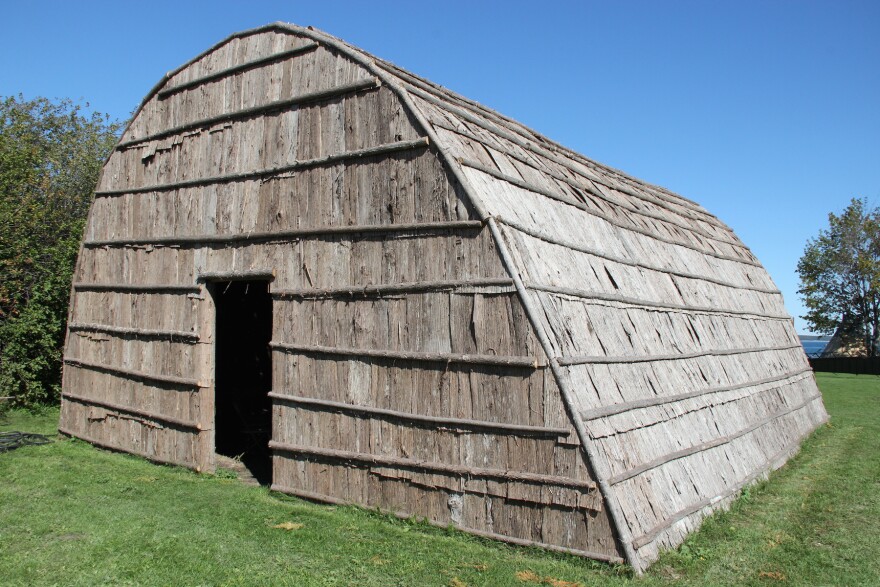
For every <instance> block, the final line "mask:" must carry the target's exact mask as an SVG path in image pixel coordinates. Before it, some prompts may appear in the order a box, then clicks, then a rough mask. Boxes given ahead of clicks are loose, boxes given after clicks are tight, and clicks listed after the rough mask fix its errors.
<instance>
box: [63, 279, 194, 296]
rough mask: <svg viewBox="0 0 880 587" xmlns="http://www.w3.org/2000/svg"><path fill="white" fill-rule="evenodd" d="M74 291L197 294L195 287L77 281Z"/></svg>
mask: <svg viewBox="0 0 880 587" xmlns="http://www.w3.org/2000/svg"><path fill="white" fill-rule="evenodd" d="M73 289H75V290H76V291H114V292H119V293H199V292H201V289H200V288H199V286H197V285H185V284H175V285H172V284H166V283H145V284H131V283H86V282H83V281H78V282H76V283H74V284H73Z"/></svg>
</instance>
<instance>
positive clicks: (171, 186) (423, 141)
mask: <svg viewBox="0 0 880 587" xmlns="http://www.w3.org/2000/svg"><path fill="white" fill-rule="evenodd" d="M427 146H428V139H427V138H426V137H422V138H418V139H413V140H411V141H397V142H395V143H386V144H383V145H376V146H375V147H366V148H364V149H357V150H354V151H346V152H344V153H333V154H332V155H327V156H325V157H318V158H316V159H304V160H302V161H294V162H293V163H290V164H288V165H281V166H279V167H270V168H266V169H258V170H256V171H246V172H242V173H230V174H227V175H215V176H210V177H197V178H195V179H185V180H182V181H176V182H171V183H163V184H156V185H150V186H137V187H130V188H123V189H116V190H101V191H97V192H95V197H96V198H102V197H113V196H122V195H128V194H145V193H151V192H163V191H171V190H179V189H183V188H192V187H199V186H205V185H213V184H218V183H230V182H235V181H246V180H253V179H260V180H266V179H269V178H272V177H274V176H276V175H279V174H281V173H287V172H290V171H296V170H300V169H308V168H311V167H319V166H321V165H329V164H332V163H338V162H341V161H351V160H355V159H363V158H365V157H374V156H376V155H384V154H387V153H396V152H398V151H412V150H415V149H424V148H426V147H427Z"/></svg>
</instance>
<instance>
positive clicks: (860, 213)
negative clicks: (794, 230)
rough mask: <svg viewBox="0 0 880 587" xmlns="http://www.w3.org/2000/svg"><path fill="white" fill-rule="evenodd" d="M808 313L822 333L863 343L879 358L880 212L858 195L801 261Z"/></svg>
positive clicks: (832, 217)
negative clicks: (858, 197) (833, 334)
mask: <svg viewBox="0 0 880 587" xmlns="http://www.w3.org/2000/svg"><path fill="white" fill-rule="evenodd" d="M797 272H798V275H799V276H800V281H801V287H800V289H799V290H798V293H799V294H800V295H801V297H802V298H803V300H804V304H805V305H806V307H807V314H806V315H805V316H802V318H804V320H806V321H807V322H808V323H809V324H810V326H811V328H812V329H813V330H814V331H816V332H821V333H825V334H831V333H838V334H840V335H841V336H844V337H846V338H849V339H854V340H857V341H861V342H862V343H863V344H864V348H865V351H866V353H867V354H868V356H871V357H873V356H877V353H878V337H880V330H878V326H880V210H878V209H877V208H871V207H870V206H869V205H868V202H867V201H866V200H864V199H857V198H854V199H853V200H852V201H851V202H850V204H849V206H847V207H846V209H845V210H844V211H843V213H842V214H840V215H839V216H838V215H836V214H833V213H831V214H829V215H828V229H827V230H822V231H820V232H819V236H818V237H816V238H815V239H811V240H810V241H808V242H807V246H806V248H805V249H804V255H803V256H802V257H801V259H800V261H798V266H797Z"/></svg>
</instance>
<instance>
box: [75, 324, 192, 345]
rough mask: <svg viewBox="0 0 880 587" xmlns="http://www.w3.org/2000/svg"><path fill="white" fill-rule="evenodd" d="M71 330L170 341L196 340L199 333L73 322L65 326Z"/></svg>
mask: <svg viewBox="0 0 880 587" xmlns="http://www.w3.org/2000/svg"><path fill="white" fill-rule="evenodd" d="M67 328H68V329H69V330H70V331H71V332H100V333H104V334H114V335H123V336H134V337H136V338H150V339H158V340H169V341H171V342H198V340H199V335H198V334H197V333H195V332H184V331H182V330H150V329H146V328H125V327H122V326H110V325H108V324H82V323H79V322H74V323H72V324H69V325H68V327H67Z"/></svg>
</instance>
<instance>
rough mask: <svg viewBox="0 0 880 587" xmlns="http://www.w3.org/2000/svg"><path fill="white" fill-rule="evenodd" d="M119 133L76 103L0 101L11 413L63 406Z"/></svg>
mask: <svg viewBox="0 0 880 587" xmlns="http://www.w3.org/2000/svg"><path fill="white" fill-rule="evenodd" d="M120 127H121V125H120V124H119V123H116V122H110V121H109V119H108V117H107V116H104V115H101V114H97V113H94V114H91V115H88V116H87V115H85V114H84V113H83V112H82V107H81V106H79V105H77V104H74V103H73V102H71V101H70V100H61V101H57V102H52V101H51V100H48V99H46V98H37V99H34V100H30V101H26V100H24V99H23V98H22V97H21V96H18V97H7V98H0V273H2V275H3V280H2V282H0V396H7V397H11V398H12V402H11V405H13V406H20V407H27V408H33V407H37V406H38V405H40V404H44V403H53V402H57V401H58V396H59V391H60V384H61V368H60V367H61V352H62V350H61V349H62V345H63V342H64V333H65V329H66V322H67V306H68V298H69V295H70V283H71V277H72V275H73V266H74V263H75V261H76V254H77V251H78V248H79V241H80V238H81V236H82V231H83V226H84V224H85V218H86V215H87V214H88V210H89V206H90V204H91V199H92V193H93V192H94V189H95V184H96V183H97V181H98V176H99V174H100V171H101V167H102V165H103V162H104V160H105V159H106V157H107V155H108V154H109V153H110V150H111V149H112V148H113V145H114V144H115V143H116V141H117V138H118V136H117V135H118V131H119V129H120ZM9 405H10V403H9V402H0V407H4V406H6V407H8V406H9Z"/></svg>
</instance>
